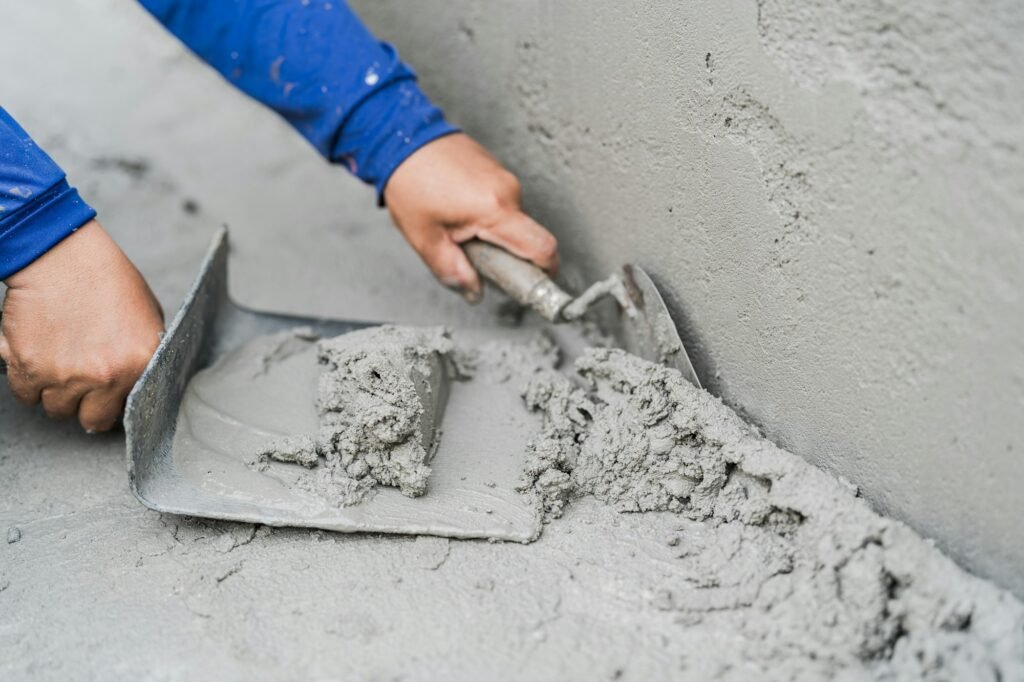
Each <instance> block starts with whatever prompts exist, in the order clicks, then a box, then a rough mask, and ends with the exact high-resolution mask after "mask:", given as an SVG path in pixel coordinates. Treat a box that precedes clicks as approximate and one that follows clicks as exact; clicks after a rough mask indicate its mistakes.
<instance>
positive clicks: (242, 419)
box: [164, 325, 541, 542]
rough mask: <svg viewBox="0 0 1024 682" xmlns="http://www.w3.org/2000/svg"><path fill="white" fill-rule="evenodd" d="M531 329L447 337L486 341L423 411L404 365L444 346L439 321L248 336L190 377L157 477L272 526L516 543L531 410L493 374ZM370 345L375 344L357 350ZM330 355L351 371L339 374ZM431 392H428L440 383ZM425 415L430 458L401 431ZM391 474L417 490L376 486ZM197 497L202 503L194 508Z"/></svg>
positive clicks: (534, 526)
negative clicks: (166, 460) (465, 377)
mask: <svg viewBox="0 0 1024 682" xmlns="http://www.w3.org/2000/svg"><path fill="white" fill-rule="evenodd" d="M532 336H533V333H531V332H526V333H522V334H516V333H514V332H512V331H509V330H498V331H495V332H484V331H477V332H465V333H464V334H458V335H456V339H457V341H458V343H459V344H460V345H468V346H472V347H477V346H481V343H482V342H483V341H485V340H486V341H487V342H488V344H489V346H491V347H493V348H492V350H491V352H490V353H482V354H477V355H481V356H482V357H479V358H474V360H475V362H474V366H473V369H474V373H475V375H476V376H475V378H474V379H473V380H472V381H454V382H451V383H448V384H447V385H446V387H445V396H444V398H445V399H444V401H443V402H438V403H436V405H437V407H439V408H440V407H444V408H445V409H443V411H440V412H438V413H437V414H436V415H435V414H428V410H423V411H422V412H420V411H418V410H420V406H421V403H420V399H419V397H418V395H417V389H416V388H415V387H414V386H413V384H412V383H411V381H410V377H411V375H412V373H413V372H414V371H415V366H416V365H419V366H420V367H421V369H422V370H424V371H425V370H428V369H430V364H431V363H430V359H431V356H432V355H434V354H435V351H436V350H438V349H440V350H444V351H445V353H446V355H448V356H450V355H451V354H452V351H453V350H454V346H453V341H452V339H451V338H450V337H449V336H448V334H447V333H444V332H443V330H440V329H438V328H426V329H422V328H412V327H394V326H390V325H389V326H384V327H377V328H370V329H367V330H362V331H358V332H352V333H351V334H348V335H345V336H341V337H337V338H336V339H327V340H322V341H321V340H317V339H315V338H314V337H311V336H309V335H308V334H306V333H303V332H298V333H294V332H285V333H281V334H273V335H269V336H264V337H260V338H257V339H253V340H252V341H250V342H249V343H246V344H244V345H242V346H241V347H239V348H237V349H235V350H233V351H231V352H229V353H227V354H226V355H225V356H224V357H222V358H220V359H219V360H218V361H217V362H216V363H214V365H213V366H212V367H209V368H207V369H205V370H202V371H200V372H199V373H197V374H196V375H195V377H193V378H192V380H191V381H190V382H189V385H188V388H187V389H186V392H185V396H184V398H183V400H182V404H181V407H180V409H179V412H178V421H177V430H176V432H175V437H174V442H173V444H172V448H171V457H170V460H171V467H170V468H169V469H168V470H167V471H166V472H164V475H167V476H172V475H173V476H176V477H181V479H182V480H184V481H186V482H187V484H188V485H187V486H186V487H187V488H189V489H192V490H196V491H202V492H203V493H204V496H203V497H202V498H201V500H200V498H199V497H194V496H189V495H184V494H181V495H178V496H177V498H176V499H177V503H178V504H179V505H186V506H178V507H176V508H177V509H181V510H185V511H191V512H193V513H195V514H197V515H203V513H204V512H205V513H207V514H211V513H215V512H219V513H221V514H223V513H224V510H225V509H227V508H230V509H231V510H232V515H231V516H229V517H228V518H233V519H239V518H240V519H244V520H247V521H260V520H261V521H263V522H264V523H269V524H272V525H275V526H278V525H298V526H304V527H315V528H325V529H330V530H337V531H344V532H376V533H423V534H431V535H439V536H446V537H456V538H484V539H494V540H505V541H513V542H529V541H531V540H533V539H535V538H536V537H537V536H538V535H540V531H541V524H540V517H539V514H538V513H537V510H536V506H535V504H534V502H533V501H532V500H531V499H528V498H525V497H523V496H522V495H519V494H518V493H517V492H516V486H517V485H518V483H519V479H520V475H521V473H522V466H523V460H524V457H525V454H526V444H527V442H528V440H529V438H530V436H531V435H532V434H533V433H534V432H536V430H537V429H538V428H539V419H537V418H536V417H534V416H533V415H530V414H528V413H527V412H526V410H525V408H524V407H523V405H522V401H521V398H520V393H519V391H520V389H519V386H518V383H519V382H518V381H510V380H509V378H510V375H508V374H502V373H501V372H504V371H506V370H505V369H504V368H505V367H506V366H507V363H506V362H505V361H504V357H503V355H502V354H501V353H499V352H498V351H499V350H500V349H504V348H505V347H506V346H511V347H512V348H513V349H514V348H515V345H516V344H517V343H520V344H523V346H524V347H532V344H531V340H532ZM502 337H506V338H505V340H501V341H495V339H496V338H497V339H502ZM517 337H518V338H517ZM284 347H287V348H288V351H287V352H282V350H281V349H282V348H284ZM373 347H376V348H379V349H383V350H384V351H385V352H384V353H383V355H382V354H378V353H369V354H367V353H365V352H364V351H365V350H366V349H367V348H373ZM482 347H484V348H486V347H488V345H484V346H482ZM512 352H513V353H514V352H515V351H514V350H513V351H512ZM324 358H330V362H331V363H332V364H329V365H325V364H323V363H322V360H323V359H324ZM489 358H494V360H493V361H489ZM363 361H368V364H366V363H364V362H363ZM537 361H538V360H537V359H534V362H537ZM335 363H336V364H335ZM460 363H461V364H464V365H465V364H468V363H467V360H466V359H465V358H462V359H460ZM339 365H340V366H346V367H348V368H350V369H352V370H353V372H354V373H355V374H356V375H358V376H353V375H352V374H348V375H341V376H339V373H338V366H339ZM364 371H365V373H366V374H365V375H363V372H364ZM374 372H376V375H374ZM453 372H454V368H453ZM421 374H422V372H421ZM403 378H404V381H410V383H409V384H408V385H405V389H406V391H405V392H404V393H405V396H404V398H405V400H403V391H401V390H397V391H395V392H394V393H391V392H390V391H391V390H392V389H395V388H396V386H398V387H400V386H401V385H402V384H403ZM362 379H366V381H365V382H363V381H362ZM349 380H352V381H353V384H352V385H349V386H345V387H343V389H339V386H342V385H344V384H345V383H348V382H349ZM385 384H386V385H387V387H388V391H384V392H381V391H382V389H383V388H384V386H385ZM424 388H426V387H424ZM432 390H434V391H438V394H437V395H438V396H440V393H439V392H440V388H439V387H435V388H434V389H432ZM356 406H358V407H359V408H360V409H359V410H352V409H351V408H354V407H356ZM325 413H326V416H325ZM424 415H426V416H428V417H429V418H428V419H427V421H428V422H429V423H430V429H431V443H430V444H429V445H430V449H429V454H430V457H429V458H427V454H428V450H427V449H426V448H424V447H423V446H422V445H421V443H420V442H419V441H418V440H416V441H413V442H410V440H411V437H413V436H416V434H419V433H421V431H420V430H419V429H420V425H419V420H420V418H421V417H422V416H424ZM339 419H344V420H346V421H345V422H344V423H342V422H340V421H338V420H339ZM349 419H351V420H352V421H347V420H349ZM435 419H438V422H437V424H436V429H437V431H438V433H437V435H435V434H434V430H435V424H434V420H435ZM435 441H436V442H435ZM395 445H397V446H398V447H391V446H395ZM374 448H384V450H375V449H374ZM388 448H390V449H388ZM282 451H285V452H282ZM301 457H309V459H308V460H307V461H306V462H305V463H304V465H302V464H297V463H294V462H288V461H287V460H289V459H292V460H294V459H297V458H301ZM357 467H361V468H358V469H357ZM371 469H373V470H371ZM374 470H375V471H374ZM402 476H408V478H409V479H412V482H413V483H415V484H416V485H417V488H416V492H418V495H407V494H405V492H406V491H404V490H402V489H401V486H398V485H387V484H389V483H395V484H397V483H399V482H401V480H402V479H401V477H402ZM406 483H407V484H409V483H410V481H409V480H406ZM209 496H212V498H211V497H209ZM421 496H422V497H421ZM207 499H210V500H211V504H215V506H214V507H209V506H204V505H205V500H207ZM197 500H200V501H197ZM218 502H220V504H217V503H218ZM221 518H223V517H221Z"/></svg>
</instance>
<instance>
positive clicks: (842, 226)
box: [352, 0, 1024, 595]
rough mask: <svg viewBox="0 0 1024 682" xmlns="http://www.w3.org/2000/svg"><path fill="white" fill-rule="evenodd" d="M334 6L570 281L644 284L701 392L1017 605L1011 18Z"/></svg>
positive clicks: (1017, 20) (401, 3)
mask: <svg viewBox="0 0 1024 682" xmlns="http://www.w3.org/2000/svg"><path fill="white" fill-rule="evenodd" d="M352 4H353V6H355V7H356V8H357V9H358V10H359V11H360V13H361V14H362V16H363V17H364V18H365V19H366V20H367V22H368V23H369V24H370V25H371V27H373V28H374V29H375V30H376V31H377V32H378V34H379V35H381V36H382V37H383V38H384V39H386V40H389V41H391V42H393V43H394V44H395V45H397V46H398V47H399V50H400V51H401V54H402V56H403V57H404V58H405V59H406V60H407V61H409V62H410V64H411V65H412V66H413V67H414V68H416V71H417V73H418V74H419V76H420V79H421V82H422V83H423V86H424V88H426V90H427V92H429V93H430V95H431V96H432V97H433V98H435V99H436V100H437V101H438V102H439V103H440V104H441V105H442V106H443V107H444V109H445V112H446V113H447V114H448V115H449V116H450V117H451V118H453V119H454V120H455V121H457V122H458V124H459V125H460V126H462V127H463V128H465V129H466V130H467V131H469V132H470V134H472V135H473V136H474V137H476V138H477V139H479V140H480V141H482V142H483V144H485V145H486V146H487V147H488V148H489V149H490V150H491V151H492V152H494V153H495V154H496V155H497V156H498V158H500V159H501V160H502V161H503V162H505V163H506V164H508V165H509V167H510V168H511V169H512V170H513V171H514V172H516V173H517V174H518V175H519V177H520V178H521V180H522V183H523V197H524V199H525V201H526V204H527V206H528V208H529V210H530V212H531V215H532V216H533V217H534V218H535V219H536V220H538V221H539V222H541V223H542V224H545V225H547V226H549V227H551V228H553V229H554V230H555V231H556V236H557V237H558V240H559V245H560V250H561V253H562V263H563V267H562V275H561V276H562V277H564V278H565V280H566V285H567V288H568V289H569V290H572V291H578V290H580V288H581V286H582V285H583V284H585V283H588V282H591V281H593V280H594V279H596V278H600V277H604V276H606V275H607V273H609V272H613V271H614V269H615V268H618V267H620V266H621V265H622V264H623V263H630V262H631V263H637V264H639V265H641V266H643V268H644V269H645V270H646V271H647V272H648V273H649V274H650V275H651V276H652V277H653V278H654V280H655V281H656V282H657V284H658V286H659V288H660V289H661V290H662V291H663V292H664V294H665V295H666V298H667V301H668V303H669V305H670V307H671V309H672V312H673V316H674V318H675V320H676V322H677V323H678V324H679V325H680V326H681V331H682V337H683V340H684V341H685V342H686V346H687V350H688V351H689V353H690V355H691V357H692V359H693V362H694V364H695V367H696V370H697V374H698V375H699V376H700V377H701V380H702V381H703V382H704V384H705V386H707V387H708V388H709V389H710V390H711V392H712V393H714V394H715V395H719V396H721V397H722V398H723V399H724V400H725V401H726V403H727V404H729V405H730V406H732V407H735V408H738V409H740V410H741V411H742V413H743V414H744V415H746V416H747V417H748V418H749V419H750V420H751V421H752V422H753V423H755V424H756V425H757V426H758V427H759V428H762V429H764V430H765V432H766V433H767V434H768V435H769V436H770V437H771V438H772V439H773V440H775V441H776V442H778V443H780V444H781V445H783V446H784V447H786V448H787V449H789V450H791V451H793V452H794V453H796V454H798V455H800V456H802V457H804V458H805V459H808V460H811V461H813V462H814V463H815V464H817V465H819V466H822V467H824V468H825V469H827V470H829V471H832V472H834V473H836V474H838V475H841V476H843V477H845V478H848V479H849V480H851V481H853V482H854V483H856V484H857V485H858V486H859V487H860V488H861V490H862V491H864V495H865V496H866V497H867V499H869V500H870V501H871V503H872V504H873V505H875V506H876V507H877V508H878V509H881V510H883V511H884V512H885V513H887V514H892V515H894V516H896V517H897V518H900V519H901V520H904V521H907V522H908V523H910V524H911V525H913V526H914V527H915V528H916V529H917V530H918V531H919V532H921V533H923V534H924V535H926V536H928V537H934V538H936V539H937V541H938V542H940V544H941V546H942V547H943V548H944V549H946V550H948V551H951V552H953V553H954V555H955V556H956V557H957V558H958V560H960V561H961V562H964V563H965V564H966V565H968V566H969V567H971V569H972V570H976V571H979V572H982V573H983V574H985V575H988V576H990V577H993V578H995V579H997V580H998V581H1000V582H1001V583H1002V584H1003V585H1004V586H1007V587H1011V588H1012V589H1014V590H1015V591H1017V593H1018V594H1019V595H1024V571H1022V570H1021V566H1024V533H1022V529H1021V524H1020V519H1021V518H1022V517H1024V506H1022V505H1024V502H1022V497H1021V495H1020V492H1019V481H1020V480H1022V479H1024V457H1021V454H1020V453H1021V451H1022V449H1024V442H1022V437H1021V430H1020V428H1019V427H1018V423H1019V419H1018V415H1019V413H1020V409H1021V407H1020V406H1021V405H1022V404H1024V341H1022V340H1024V316H1022V315H1021V314H1020V306H1021V303H1020V292H1021V291H1024V268H1021V267H1020V263H1021V262H1022V260H1024V231H1022V230H1021V229H1020V224H1021V216H1022V215H1024V154H1022V153H1021V150H1024V125H1021V121H1022V120H1024V79H1022V78H1020V73H1022V72H1024V41H1021V40H1020V39H1019V36H1020V35H1021V34H1022V32H1024V5H1022V4H1021V3H1019V2H1015V1H1014V0H993V1H992V2H987V3H985V4H984V6H983V8H982V7H981V6H979V5H978V3H976V2H971V1H970V0H947V1H945V2H934V1H932V0H906V1H905V2H899V3H894V2H880V1H877V0H865V1H864V2H855V3H836V2H832V1H831V0H737V1H735V2H729V3H725V4H723V3H720V2H711V1H709V0H698V1H697V2H687V3H680V2H677V1H676V0H650V1H648V2H643V3H622V2H618V1H616V0H563V1H562V2H558V3H551V2H546V1H545V0H521V1H520V2H510V3H482V2H480V0H422V1H421V2H419V3H417V4H416V7H417V11H410V8H409V3H408V2H407V1H406V0H353V3H352ZM453 65H455V66H454V67H453Z"/></svg>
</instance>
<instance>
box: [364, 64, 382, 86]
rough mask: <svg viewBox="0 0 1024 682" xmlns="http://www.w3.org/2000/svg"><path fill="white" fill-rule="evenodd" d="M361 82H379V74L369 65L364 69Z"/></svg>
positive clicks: (371, 83)
mask: <svg viewBox="0 0 1024 682" xmlns="http://www.w3.org/2000/svg"><path fill="white" fill-rule="evenodd" d="M363 82H364V83H366V84H367V85H371V86H372V85H376V84H377V83H379V82H380V74H379V73H377V71H376V70H374V68H373V67H372V66H371V67H370V68H368V69H367V70H366V77H365V78H363Z"/></svg>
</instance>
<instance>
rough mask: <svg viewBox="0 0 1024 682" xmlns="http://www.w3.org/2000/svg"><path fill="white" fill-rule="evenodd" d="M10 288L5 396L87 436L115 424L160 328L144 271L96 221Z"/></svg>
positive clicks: (4, 331) (3, 331) (0, 332)
mask: <svg viewBox="0 0 1024 682" xmlns="http://www.w3.org/2000/svg"><path fill="white" fill-rule="evenodd" d="M6 284H7V287H8V289H7V298H6V299H5V300H4V306H3V318H2V327H0V357H2V358H3V359H4V361H5V362H6V363H7V379H8V382H9V383H10V387H11V391H13V393H14V395H15V396H16V397H17V398H18V399H19V400H20V401H22V402H24V403H26V404H28V405H35V404H37V403H39V402H42V404H43V409H44V410H45V411H46V413H47V414H48V415H49V416H51V417H55V418H68V417H77V418H78V421H79V422H80V423H81V424H82V426H83V427H84V428H85V429H86V430H88V431H106V430H108V429H110V428H112V427H113V426H114V425H115V424H116V423H117V422H118V419H119V417H120V415H121V411H122V409H123V407H124V401H125V398H126V397H127V395H128V393H129V392H130V391H131V389H132V386H134V385H135V381H136V380H137V379H138V378H139V376H140V375H141V374H142V371H143V370H144V369H145V368H146V364H147V363H148V362H149V358H150V357H151V356H152V354H153V351H154V350H156V347H157V344H158V343H159V340H160V334H161V332H162V331H163V313H162V312H161V310H160V305H159V304H158V303H157V301H156V299H155V298H154V297H153V293H152V291H150V289H149V286H148V285H147V284H146V282H145V280H144V279H143V278H142V275H141V274H140V273H139V271H138V270H136V269H135V266H134V265H132V263H131V261H129V260H128V257H127V256H126V255H125V254H124V252H123V251H121V249H120V248H119V247H118V246H117V244H115V243H114V240H113V239H111V238H110V236H109V235H108V234H107V233H106V232H105V231H104V230H103V228H102V227H100V224H99V223H98V222H96V221H92V222H90V223H87V224H86V225H84V226H83V227H81V228H80V229H79V230H77V231H76V232H74V233H73V234H71V235H69V236H68V237H67V238H65V239H64V240H63V241H61V242H60V243H59V244H57V245H56V246H55V247H53V248H52V249H51V250H50V251H48V252H47V253H45V254H44V255H43V256H41V257H40V258H39V259H37V260H36V261H35V262H33V263H32V264H31V265H29V266H27V267H26V268H24V269H22V270H20V271H19V272H17V273H15V274H13V275H11V276H10V277H9V278H8V279H7V281H6Z"/></svg>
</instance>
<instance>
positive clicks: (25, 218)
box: [0, 107, 96, 280]
mask: <svg viewBox="0 0 1024 682" xmlns="http://www.w3.org/2000/svg"><path fill="white" fill-rule="evenodd" d="M95 217H96V211H94V210H92V208H90V207H89V206H88V205H87V204H86V203H85V202H84V201H82V199H81V197H79V196H78V191H77V190H75V188H74V187H70V186H69V185H68V183H67V180H65V178H64V171H62V170H61V169H60V166H58V165H57V164H56V163H54V161H53V159H51V158H50V157H49V156H47V155H46V152H44V151H43V150H42V149H40V148H39V146H38V145H37V144H36V143H35V142H33V141H32V138H31V137H29V136H28V133H26V132H25V131H24V130H23V129H22V128H21V126H19V125H18V124H17V122H15V120H14V119H13V118H12V117H11V115H10V114H8V113H7V112H6V111H5V110H4V109H3V108H2V107H0V280H2V279H7V278H8V277H10V276H11V275H13V274H14V273H16V272H18V271H19V270H21V269H22V268H24V267H25V266H26V265H29V264H31V263H32V261H34V260H35V259H36V258H39V256H41V255H43V254H44V253H46V252H47V251H49V250H50V249H51V248H52V247H53V246H54V245H56V244H57V242H59V241H60V240H62V239H64V237H67V236H68V235H69V234H71V233H72V232H74V231H75V230H77V229H78V228H79V227H81V226H82V225H84V224H85V223H87V222H89V221H90V220H92V219H93V218H95Z"/></svg>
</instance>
